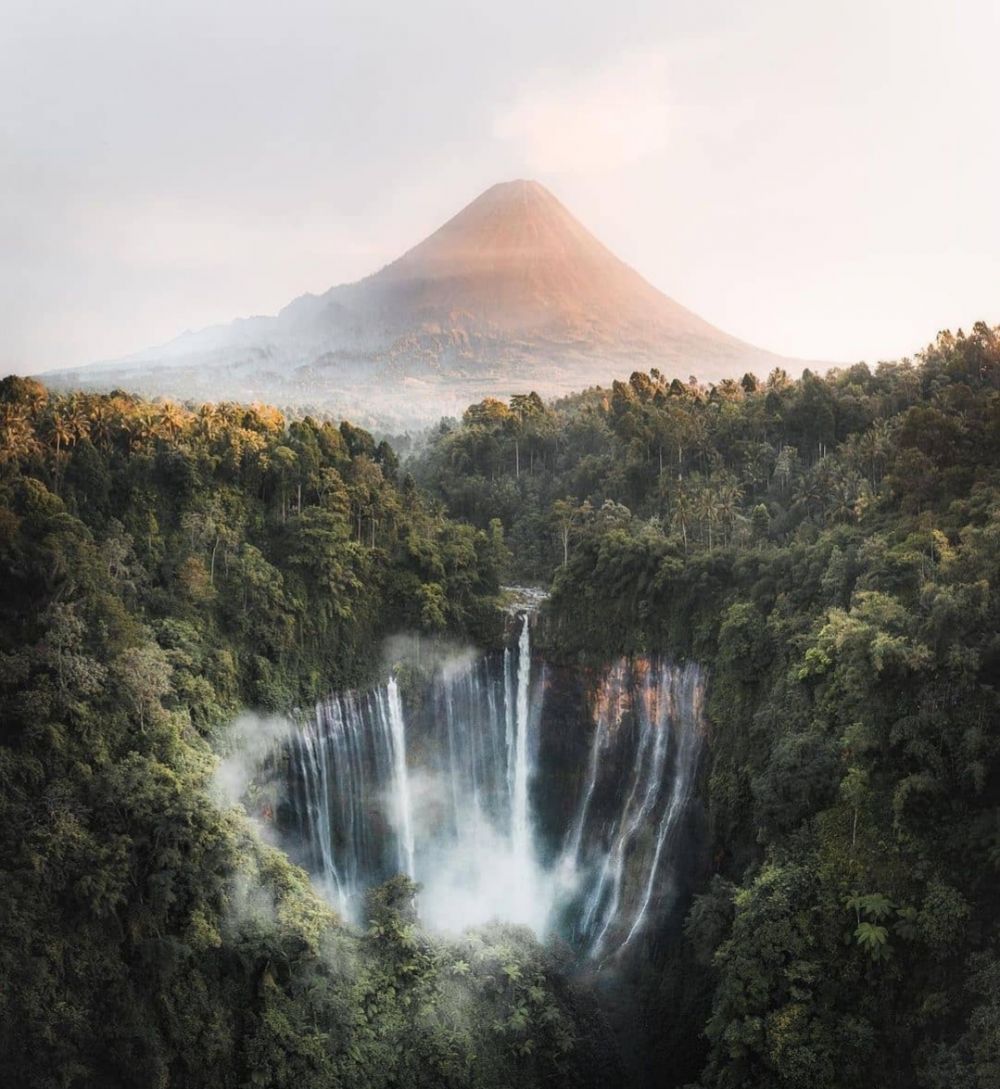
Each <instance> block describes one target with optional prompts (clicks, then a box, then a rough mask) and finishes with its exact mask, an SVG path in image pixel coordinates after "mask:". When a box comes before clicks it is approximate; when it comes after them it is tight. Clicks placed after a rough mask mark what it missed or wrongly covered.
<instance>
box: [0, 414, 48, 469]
mask: <svg viewBox="0 0 1000 1089" xmlns="http://www.w3.org/2000/svg"><path fill="white" fill-rule="evenodd" d="M38 450H39V444H38V439H37V438H36V437H35V430H34V428H33V427H32V426H31V422H30V421H29V420H28V417H27V415H26V414H25V412H24V409H22V408H20V407H17V406H14V405H4V406H3V408H2V410H0V465H6V464H7V463H9V462H18V461H21V460H22V459H24V458H27V457H30V456H31V455H32V454H35V453H37V452H38Z"/></svg>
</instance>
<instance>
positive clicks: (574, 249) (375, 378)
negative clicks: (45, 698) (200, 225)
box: [59, 181, 795, 422]
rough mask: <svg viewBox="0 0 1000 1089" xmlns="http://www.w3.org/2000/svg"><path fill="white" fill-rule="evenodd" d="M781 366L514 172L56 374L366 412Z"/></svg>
mask: <svg viewBox="0 0 1000 1089" xmlns="http://www.w3.org/2000/svg"><path fill="white" fill-rule="evenodd" d="M776 365H785V366H787V367H789V368H790V369H794V368H795V364H794V363H793V362H791V361H789V360H785V359H782V358H781V357H778V356H775V355H772V354H771V353H768V352H764V351H762V350H760V349H758V348H754V347H752V346H751V345H748V344H745V343H743V342H742V341H739V340H737V339H736V338H734V337H731V336H729V335H728V334H726V333H723V332H722V331H721V330H719V329H716V328H714V327H713V326H711V325H709V324H708V322H706V321H703V320H702V319H701V318H699V317H698V316H697V315H696V314H693V313H691V311H689V310H687V309H685V308H684V307H683V306H681V305H680V304H679V303H677V302H675V301H674V300H673V299H670V298H668V297H667V296H666V295H664V294H663V293H662V292H660V291H658V290H657V289H656V288H654V287H653V286H652V285H651V284H649V283H648V282H647V281H646V280H644V279H643V278H642V277H641V276H640V275H639V274H638V273H637V272H636V271H635V270H634V269H631V268H630V267H629V266H627V265H626V264H624V263H623V262H622V261H620V260H619V259H618V258H617V257H615V255H614V254H613V253H611V252H610V250H608V249H607V248H606V247H605V246H603V245H602V244H601V243H600V242H599V241H598V240H597V239H596V238H595V237H594V236H593V235H592V234H591V233H590V232H589V231H588V230H587V229H586V228H585V227H584V226H583V225H582V224H581V223H580V222H579V221H578V220H577V219H575V218H574V217H573V216H572V215H571V214H570V212H569V211H567V209H566V208H565V207H563V205H562V204H561V203H560V202H559V201H558V200H557V199H556V198H555V197H554V196H553V195H552V194H551V193H550V192H549V191H548V190H547V189H545V188H544V187H543V186H542V185H540V184H538V183H537V182H533V181H513V182H504V183H501V184H499V185H494V186H493V187H491V188H490V189H488V190H486V192H484V193H482V194H481V195H480V196H479V197H477V198H476V199H475V200H474V201H473V202H472V203H471V204H469V205H468V206H467V207H466V208H464V209H463V210H462V211H461V212H459V213H458V215H456V216H454V217H453V218H452V219H450V220H449V221H448V222H447V223H445V224H444V225H443V226H442V227H440V228H439V229H438V230H437V231H435V232H434V233H433V234H432V235H431V236H430V237H428V238H426V239H425V240H424V241H423V242H421V243H420V244H419V245H417V246H415V247H413V249H411V250H409V251H408V252H406V253H405V254H403V256H402V257H400V258H398V259H397V260H396V261H394V262H392V264H390V265H387V266H386V267H385V268H383V269H381V270H380V271H379V272H377V273H375V274H374V275H372V276H369V277H367V278H365V279H363V280H360V281H358V282H357V283H353V284H345V285H341V286H338V287H334V288H331V289H330V290H329V291H327V292H325V293H324V294H322V295H306V296H302V297H301V298H299V299H296V300H295V301H294V302H292V303H290V304H289V305H288V306H286V307H285V308H284V309H283V310H282V311H281V312H280V313H279V314H278V315H277V316H276V317H267V318H252V319H249V320H246V321H238V322H234V323H232V324H230V325H227V326H220V327H217V328H213V329H207V330H203V331H201V332H198V333H190V334H185V335H184V336H182V337H179V338H178V339H177V340H175V341H172V342H171V343H169V344H167V345H164V346H162V347H161V348H157V349H151V350H149V351H146V352H142V353H140V354H139V355H137V356H133V357H130V358H129V359H126V360H122V361H119V362H117V363H113V364H103V365H100V366H98V367H95V368H84V369H82V370H79V371H74V372H66V373H64V374H63V375H62V376H60V379H59V380H60V381H61V382H62V383H64V384H67V385H72V384H76V385H83V386H89V387H95V386H96V387H104V386H107V387H110V386H114V385H123V386H126V387H130V388H136V389H139V390H142V391H147V392H151V393H158V394H172V395H175V396H193V397H205V396H215V397H219V396H226V397H240V398H243V399H247V398H257V399H260V398H267V399H273V400H277V401H279V402H280V403H284V404H295V403H311V404H329V403H330V402H332V405H330V407H333V408H342V409H347V408H353V409H355V411H354V415H355V416H356V417H358V418H360V419H361V420H362V422H364V409H365V408H369V409H371V408H372V406H375V408H376V410H377V409H378V408H379V407H381V408H383V409H384V411H385V413H386V414H388V415H389V416H396V417H400V418H401V419H402V420H403V421H404V422H406V421H408V420H409V419H412V420H419V419H433V418H435V417H437V416H440V415H441V414H442V413H443V412H460V411H461V409H462V408H464V406H465V405H466V404H468V403H469V401H471V400H474V399H477V398H479V397H482V396H485V395H487V394H492V395H500V396H507V395H509V394H510V393H514V392H526V391H527V390H530V389H535V390H537V391H538V392H539V393H541V394H543V395H556V394H562V393H568V392H571V391H573V390H578V389H582V388H584V387H586V386H589V385H594V384H609V383H610V381H611V379H612V378H613V377H615V376H616V375H617V376H620V375H621V374H623V373H624V374H627V373H628V372H629V371H631V370H633V369H636V368H649V367H653V366H655V367H658V368H659V369H660V370H662V371H663V372H664V373H666V374H668V375H670V376H672V377H680V378H682V379H686V378H687V376H688V375H689V374H692V373H693V374H696V375H698V376H699V377H700V378H703V379H716V378H719V377H722V376H724V375H736V376H738V375H739V374H740V373H742V372H743V371H745V370H755V371H757V372H758V373H763V372H766V371H767V370H770V369H771V368H772V367H774V366H776ZM357 409H361V411H360V412H359V411H357Z"/></svg>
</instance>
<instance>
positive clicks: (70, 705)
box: [0, 378, 607, 1089]
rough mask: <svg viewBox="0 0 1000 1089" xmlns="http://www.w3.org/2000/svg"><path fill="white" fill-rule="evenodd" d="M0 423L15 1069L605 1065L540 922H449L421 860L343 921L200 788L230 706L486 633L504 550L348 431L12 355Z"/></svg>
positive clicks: (5, 952) (277, 1078)
mask: <svg viewBox="0 0 1000 1089" xmlns="http://www.w3.org/2000/svg"><path fill="white" fill-rule="evenodd" d="M0 425H2V426H0V573H2V585H3V594H2V597H0V722H2V726H0V1084H3V1085H5V1086H11V1087H15V1086H16V1087H18V1089H35V1087H39V1089H40V1087H45V1089H57V1087H58V1089H71V1087H72V1089H85V1087H86V1089H89V1087H96V1086H100V1087H101V1089H113V1087H116V1086H123V1087H124V1086H130V1087H131V1086H134V1087H136V1089H152V1087H155V1086H168V1085H169V1086H184V1087H193V1086H205V1087H206V1089H207V1087H211V1089H220V1087H224V1086H231V1087H236V1086H240V1087H244V1086H249V1085H259V1086H264V1087H267V1089H277V1087H281V1086H287V1087H294V1089H307V1087H310V1086H314V1087H316V1089H321V1087H322V1089H329V1087H330V1086H340V1085H343V1086H350V1087H355V1086H358V1087H367V1086H372V1087H374V1086H401V1085H405V1086H427V1087H429V1089H430V1087H434V1089H439V1087H441V1086H446V1085H451V1086H466V1085H468V1086H506V1085H510V1084H512V1083H517V1084H519V1085H542V1084H544V1085H552V1084H556V1085H565V1086H575V1085H580V1084H585V1085H586V1084H594V1085H597V1084H605V1083H606V1081H607V1067H606V1065H605V1060H604V1059H603V1058H602V1055H603V1053H604V1051H606V1047H605V1045H604V1043H603V1035H602V1030H601V1028H600V1021H599V1020H595V1019H594V1017H593V1015H592V1013H591V1012H589V1010H590V1008H589V1006H587V1005H586V1004H585V1003H582V1000H580V999H579V998H578V996H577V995H576V994H575V992H573V991H572V990H571V989H570V988H569V987H568V985H567V984H566V983H565V982H564V981H563V980H562V975H561V973H560V972H559V971H558V970H557V968H558V966H557V964H556V962H555V960H554V958H553V957H552V956H551V955H550V954H548V953H544V952H543V951H542V950H541V949H540V948H539V947H538V946H537V944H536V943H535V942H534V941H533V940H532V939H531V937H530V935H528V934H527V932H526V931H523V930H519V929H516V928H503V927H494V928H491V929H489V930H487V931H483V932H481V933H473V934H470V935H468V936H466V937H465V938H463V939H462V940H461V941H457V942H450V943H449V942H444V941H442V940H439V939H432V938H430V937H428V936H427V935H425V934H424V933H422V932H421V931H420V930H419V928H418V927H417V925H416V922H415V917H414V912H413V903H412V901H413V891H414V889H413V886H412V884H411V883H409V882H408V881H407V880H406V879H405V878H397V879H394V880H393V881H392V882H390V883H389V884H388V885H386V886H384V887H383V888H381V889H379V890H376V891H375V892H374V893H373V894H372V896H371V898H370V901H369V904H368V909H367V911H366V918H367V920H368V924H367V926H366V927H365V928H363V929H361V930H355V929H352V928H349V927H347V926H345V925H344V924H343V923H342V922H341V921H340V920H339V919H338V918H337V917H336V915H335V914H334V913H333V912H332V911H331V910H330V909H329V908H328V907H327V906H326V905H325V904H324V903H323V902H322V901H321V900H320V899H319V898H318V897H317V896H316V895H315V894H314V893H313V891H312V890H311V888H310V887H309V883H308V880H307V878H306V875H305V874H304V873H303V872H302V871H301V870H299V869H297V868H295V867H293V866H292V865H290V864H289V862H288V861H287V859H286V858H285V857H284V856H283V855H282V854H281V853H280V852H278V851H277V850H275V849H274V848H272V847H269V846H266V845H265V844H264V843H263V842H262V841H261V839H260V838H259V837H258V835H257V833H256V831H255V830H254V828H253V827H252V826H251V825H250V823H249V821H248V819H247V817H246V815H245V813H244V812H243V811H242V810H241V809H240V808H238V807H230V806H227V805H226V804H225V803H224V802H223V801H222V800H221V799H220V798H217V797H216V796H214V795H213V793H212V789H211V788H212V776H213V772H214V768H215V759H214V756H213V748H215V749H218V748H220V747H225V745H226V735H225V730H224V727H225V725H226V723H228V722H229V720H230V719H231V718H232V717H233V716H234V715H235V714H236V713H237V712H238V711H240V710H242V709H243V708H245V707H247V706H254V707H264V708H273V709H278V710H285V711H288V710H290V709H291V708H293V707H294V706H295V705H297V704H299V703H300V702H303V701H307V700H310V699H312V698H313V697H314V696H315V695H316V694H318V693H325V692H326V691H328V690H329V689H330V688H332V687H334V686H348V685H351V684H361V683H365V682H367V681H369V680H371V679H372V677H371V674H372V672H373V670H374V669H375V668H376V667H377V662H378V657H379V647H380V645H381V640H382V637H383V636H384V635H385V634H386V633H387V632H391V631H395V630H398V629H400V628H409V629H415V630H421V631H426V632H432V633H433V632H451V633H452V634H454V635H463V636H465V637H470V638H476V639H478V640H480V641H489V640H490V639H491V638H494V637H495V630H494V629H495V625H496V623H497V621H496V609H495V601H496V595H497V590H498V585H497V558H498V557H497V548H498V547H499V546H498V544H497V542H496V541H495V540H492V539H491V538H490V537H489V536H487V535H486V534H484V533H482V532H479V531H477V530H475V529H472V528H470V527H468V526H461V525H456V524H455V523H453V522H450V521H448V520H447V519H446V518H444V517H443V516H442V515H441V514H440V512H439V511H437V510H435V509H434V508H433V507H431V506H429V505H428V504H427V503H426V502H424V501H423V500H422V499H421V498H420V497H419V496H418V495H417V493H416V490H415V489H414V487H413V484H412V481H409V480H407V479H406V478H403V479H402V480H400V481H398V482H397V471H396V463H395V457H394V455H393V453H392V451H391V450H389V449H388V447H386V446H384V445H382V446H377V445H376V444H375V443H374V441H373V440H372V439H371V437H370V436H369V435H367V434H366V433H365V432H362V431H360V430H358V429H356V428H353V427H351V426H350V425H349V424H343V425H342V426H341V427H340V428H335V427H333V426H331V425H329V424H323V425H320V424H316V423H314V422H313V421H310V420H308V419H307V420H302V421H292V422H289V421H286V420H284V419H283V418H282V417H281V415H280V414H278V413H276V412H274V411H273V410H270V409H266V408H262V407H245V406H237V405H218V406H211V405H206V406H201V407H200V408H196V409H188V408H184V407H181V406H178V405H175V404H169V403H157V404H152V403H148V402H144V401H141V400H138V399H135V398H132V397H128V396H126V395H122V394H113V395H109V396H74V397H55V396H49V394H48V393H47V391H46V390H45V389H44V388H43V387H41V386H40V385H38V384H37V383H35V382H32V381H27V380H22V379H16V378H8V379H6V380H4V381H3V382H2V383H0ZM584 1025H589V1027H588V1028H587V1030H586V1031H583V1030H582V1026H584ZM595 1042H596V1043H595ZM602 1079H603V1081H602Z"/></svg>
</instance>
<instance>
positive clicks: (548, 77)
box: [493, 51, 670, 174]
mask: <svg viewBox="0 0 1000 1089" xmlns="http://www.w3.org/2000/svg"><path fill="white" fill-rule="evenodd" d="M669 123H670V107H669V94H668V79H667V65H666V60H665V58H664V57H663V56H662V55H660V54H658V53H656V52H653V51H650V52H644V53H631V54H627V55H626V56H624V57H622V58H620V59H619V60H617V61H616V62H615V63H614V64H612V65H609V66H606V67H603V68H600V69H598V70H597V71H591V72H586V73H584V74H582V75H575V76H567V75H566V73H558V72H554V71H548V72H545V73H543V74H541V75H539V76H538V77H536V78H534V79H532V80H531V81H529V82H528V83H525V84H523V85H522V86H521V87H520V88H519V90H518V92H517V94H516V96H515V97H514V99H513V100H512V101H511V102H509V103H508V104H506V105H505V106H504V107H502V108H501V109H500V110H499V112H498V113H497V115H496V117H495V119H494V124H493V135H494V136H495V137H496V138H497V139H499V140H501V141H505V142H507V143H509V144H512V145H514V146H515V147H516V148H517V151H518V152H519V154H520V156H521V158H522V160H523V161H524V163H525V165H526V166H527V167H528V168H530V169H531V170H533V171H538V172H540V173H553V174H555V173H572V172H576V171H595V170H599V171H604V170H615V169H618V168H620V167H624V166H630V165H632V164H634V163H637V162H639V161H640V160H642V159H646V158H648V157H649V156H651V155H654V154H655V153H656V152H658V151H661V150H662V149H663V148H664V147H665V146H666V143H667V139H668V131H669Z"/></svg>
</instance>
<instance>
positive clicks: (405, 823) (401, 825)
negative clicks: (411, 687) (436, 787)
mask: <svg viewBox="0 0 1000 1089" xmlns="http://www.w3.org/2000/svg"><path fill="white" fill-rule="evenodd" d="M386 698H387V700H388V703H389V729H390V733H391V737H392V785H393V794H394V796H395V800H396V827H397V828H398V829H399V865H400V868H401V869H402V870H403V872H404V873H406V874H407V875H408V876H409V877H415V876H416V870H415V869H414V866H413V819H412V815H411V812H410V779H409V772H408V771H407V768H406V725H405V723H404V721H403V705H402V703H401V702H400V699H399V688H398V686H397V685H396V678H395V677H391V678H390V679H389V683H388V685H386Z"/></svg>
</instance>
